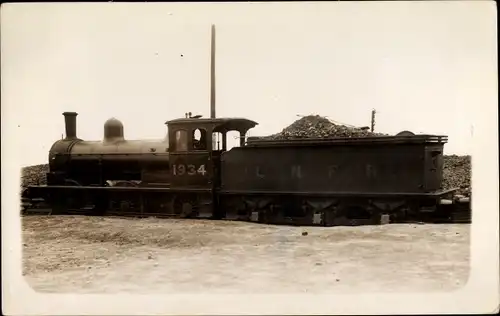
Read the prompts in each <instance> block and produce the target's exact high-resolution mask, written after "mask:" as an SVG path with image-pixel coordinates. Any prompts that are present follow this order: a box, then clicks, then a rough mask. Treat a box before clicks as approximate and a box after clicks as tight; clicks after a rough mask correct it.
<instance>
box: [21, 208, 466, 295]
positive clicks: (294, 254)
mask: <svg viewBox="0 0 500 316" xmlns="http://www.w3.org/2000/svg"><path fill="white" fill-rule="evenodd" d="M304 231H307V232H308V234H307V235H306V236H303V234H302V233H303V232H304ZM469 234H470V225H465V224H460V225H427V224H426V225H383V226H362V227H329V228H322V227H288V226H268V225H260V224H252V223H242V222H224V221H205V220H166V219H154V218H149V219H123V218H99V217H83V216H27V217H23V246H24V260H23V274H24V275H25V277H26V279H27V281H28V283H29V284H30V285H31V286H32V287H33V288H34V289H35V290H36V291H41V292H73V293H117V292H129V293H154V292H167V293H168V292H171V293H172V292H175V293H182V292H203V291H207V290H210V292H211V293H242V292H247V293H248V292H251V293H256V292H257V293H262V292H268V293H287V292H288V293H292V292H302V293H303V292H309V293H317V292H333V293H335V292H342V293H346V292H360V291H361V292H364V291H372V290H377V291H379V292H394V291H398V292H401V291H411V292H413V291H448V290H453V289H457V288H459V287H461V286H463V285H465V283H466V282H467V279H468V274H469V237H470V236H469Z"/></svg>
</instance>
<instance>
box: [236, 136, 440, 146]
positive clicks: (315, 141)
mask: <svg viewBox="0 0 500 316" xmlns="http://www.w3.org/2000/svg"><path fill="white" fill-rule="evenodd" d="M447 142H448V136H443V135H413V136H373V137H372V136H368V137H337V138H333V137H328V138H290V139H277V140H274V139H273V140H270V139H262V138H256V137H252V138H249V139H248V140H247V142H246V147H279V146H315V145H316V146H317V145H369V144H445V143H447Z"/></svg>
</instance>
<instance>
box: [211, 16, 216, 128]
mask: <svg viewBox="0 0 500 316" xmlns="http://www.w3.org/2000/svg"><path fill="white" fill-rule="evenodd" d="M210 118H215V25H213V24H212V39H211V51H210Z"/></svg>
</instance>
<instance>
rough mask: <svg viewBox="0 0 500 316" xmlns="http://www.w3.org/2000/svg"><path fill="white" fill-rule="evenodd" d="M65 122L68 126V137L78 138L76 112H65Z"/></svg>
mask: <svg viewBox="0 0 500 316" xmlns="http://www.w3.org/2000/svg"><path fill="white" fill-rule="evenodd" d="M63 115H64V124H65V126H66V139H68V140H69V139H76V116H77V115H78V113H76V112H64V113H63Z"/></svg>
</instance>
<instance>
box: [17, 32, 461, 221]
mask: <svg viewBox="0 0 500 316" xmlns="http://www.w3.org/2000/svg"><path fill="white" fill-rule="evenodd" d="M211 44H212V50H211V94H210V96H211V116H210V118H202V117H200V116H191V115H190V114H186V115H185V117H184V118H179V119H174V120H171V121H168V122H166V125H167V135H166V137H164V138H163V139H159V140H156V141H143V140H127V139H125V138H124V127H123V124H122V123H121V122H120V121H118V120H117V119H110V120H108V121H107V122H106V123H105V124H104V135H103V139H102V140H97V141H85V140H82V139H79V138H78V137H77V133H76V117H77V113H75V112H65V113H63V115H64V117H65V129H66V137H65V138H64V139H62V140H58V141H56V142H55V143H54V144H53V145H52V147H51V149H50V151H49V172H48V173H47V185H43V186H41V185H38V186H29V187H28V188H27V189H26V190H25V192H24V193H23V197H24V198H25V199H28V200H31V201H35V200H43V201H45V203H47V204H49V206H50V209H51V212H52V213H53V214H68V213H70V214H74V213H78V214H89V215H90V214H94V215H122V216H156V217H191V218H212V219H235V220H245V221H254V222H261V223H269V224H295V225H323V226H332V225H357V224H377V223H381V222H384V221H392V222H401V221H409V220H425V219H429V218H432V219H433V220H437V219H441V220H445V221H446V220H449V219H450V217H451V216H452V215H453V212H454V210H455V209H456V207H455V206H456V203H454V200H453V199H452V197H453V193H454V192H455V189H451V190H443V189H442V177H443V148H444V144H445V143H446V142H447V137H446V136H437V135H414V134H412V133H408V132H402V133H400V134H399V135H396V136H381V137H368V138H324V139H307V140H286V141H271V140H263V139H259V138H251V137H246V136H247V132H248V131H249V130H250V129H252V128H254V127H255V126H256V125H257V123H256V122H254V121H252V120H249V119H245V118H216V117H215V84H214V80H215V74H214V69H215V66H214V65H215V57H214V56H215V54H214V52H215V28H214V26H212V41H211ZM233 131H236V132H239V140H240V141H239V146H237V147H235V148H232V149H230V150H228V146H227V136H228V135H227V133H228V132H233Z"/></svg>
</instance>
